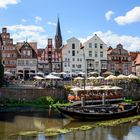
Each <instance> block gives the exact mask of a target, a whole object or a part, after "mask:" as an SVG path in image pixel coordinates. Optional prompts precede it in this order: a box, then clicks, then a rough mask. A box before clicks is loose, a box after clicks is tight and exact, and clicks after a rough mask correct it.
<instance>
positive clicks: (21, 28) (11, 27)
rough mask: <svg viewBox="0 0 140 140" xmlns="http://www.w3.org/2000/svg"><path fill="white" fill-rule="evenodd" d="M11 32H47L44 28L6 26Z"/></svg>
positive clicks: (20, 25)
mask: <svg viewBox="0 0 140 140" xmlns="http://www.w3.org/2000/svg"><path fill="white" fill-rule="evenodd" d="M6 27H7V28H8V29H9V30H11V31H34V32H45V30H44V28H43V27H41V26H36V25H22V24H19V25H13V26H6Z"/></svg>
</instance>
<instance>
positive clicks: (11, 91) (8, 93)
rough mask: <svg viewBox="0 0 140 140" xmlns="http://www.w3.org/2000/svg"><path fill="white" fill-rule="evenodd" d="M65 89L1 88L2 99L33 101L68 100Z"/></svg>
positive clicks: (0, 95)
mask: <svg viewBox="0 0 140 140" xmlns="http://www.w3.org/2000/svg"><path fill="white" fill-rule="evenodd" d="M66 94H67V93H66V90H64V89H52V88H50V89H28V88H0V98H9V99H18V100H32V99H36V98H39V97H42V96H51V97H54V98H62V99H66Z"/></svg>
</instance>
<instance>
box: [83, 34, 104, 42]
mask: <svg viewBox="0 0 140 140" xmlns="http://www.w3.org/2000/svg"><path fill="white" fill-rule="evenodd" d="M92 40H95V41H96V40H99V41H100V42H102V43H103V44H105V43H104V41H103V40H102V39H101V38H100V37H99V36H98V35H97V34H95V35H94V36H92V37H91V38H90V39H88V40H87V41H86V42H84V44H86V43H88V42H90V41H92Z"/></svg>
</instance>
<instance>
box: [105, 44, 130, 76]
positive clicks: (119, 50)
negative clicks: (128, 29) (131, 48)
mask: <svg viewBox="0 0 140 140" xmlns="http://www.w3.org/2000/svg"><path fill="white" fill-rule="evenodd" d="M107 60H108V70H109V71H111V72H112V73H114V74H116V75H118V74H125V75H129V74H131V73H132V60H131V56H130V54H129V53H128V51H127V50H125V49H124V48H123V45H121V44H118V45H117V46H116V48H112V47H109V49H108V52H107Z"/></svg>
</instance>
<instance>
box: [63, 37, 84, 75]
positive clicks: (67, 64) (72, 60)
mask: <svg viewBox="0 0 140 140" xmlns="http://www.w3.org/2000/svg"><path fill="white" fill-rule="evenodd" d="M81 46H82V44H81V43H80V41H79V40H78V39H77V38H75V37H72V38H70V39H68V40H67V44H66V45H65V46H64V48H63V50H62V56H63V71H64V72H66V73H76V74H78V73H79V72H85V65H84V64H85V63H84V57H83V50H82V49H80V47H81Z"/></svg>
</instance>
